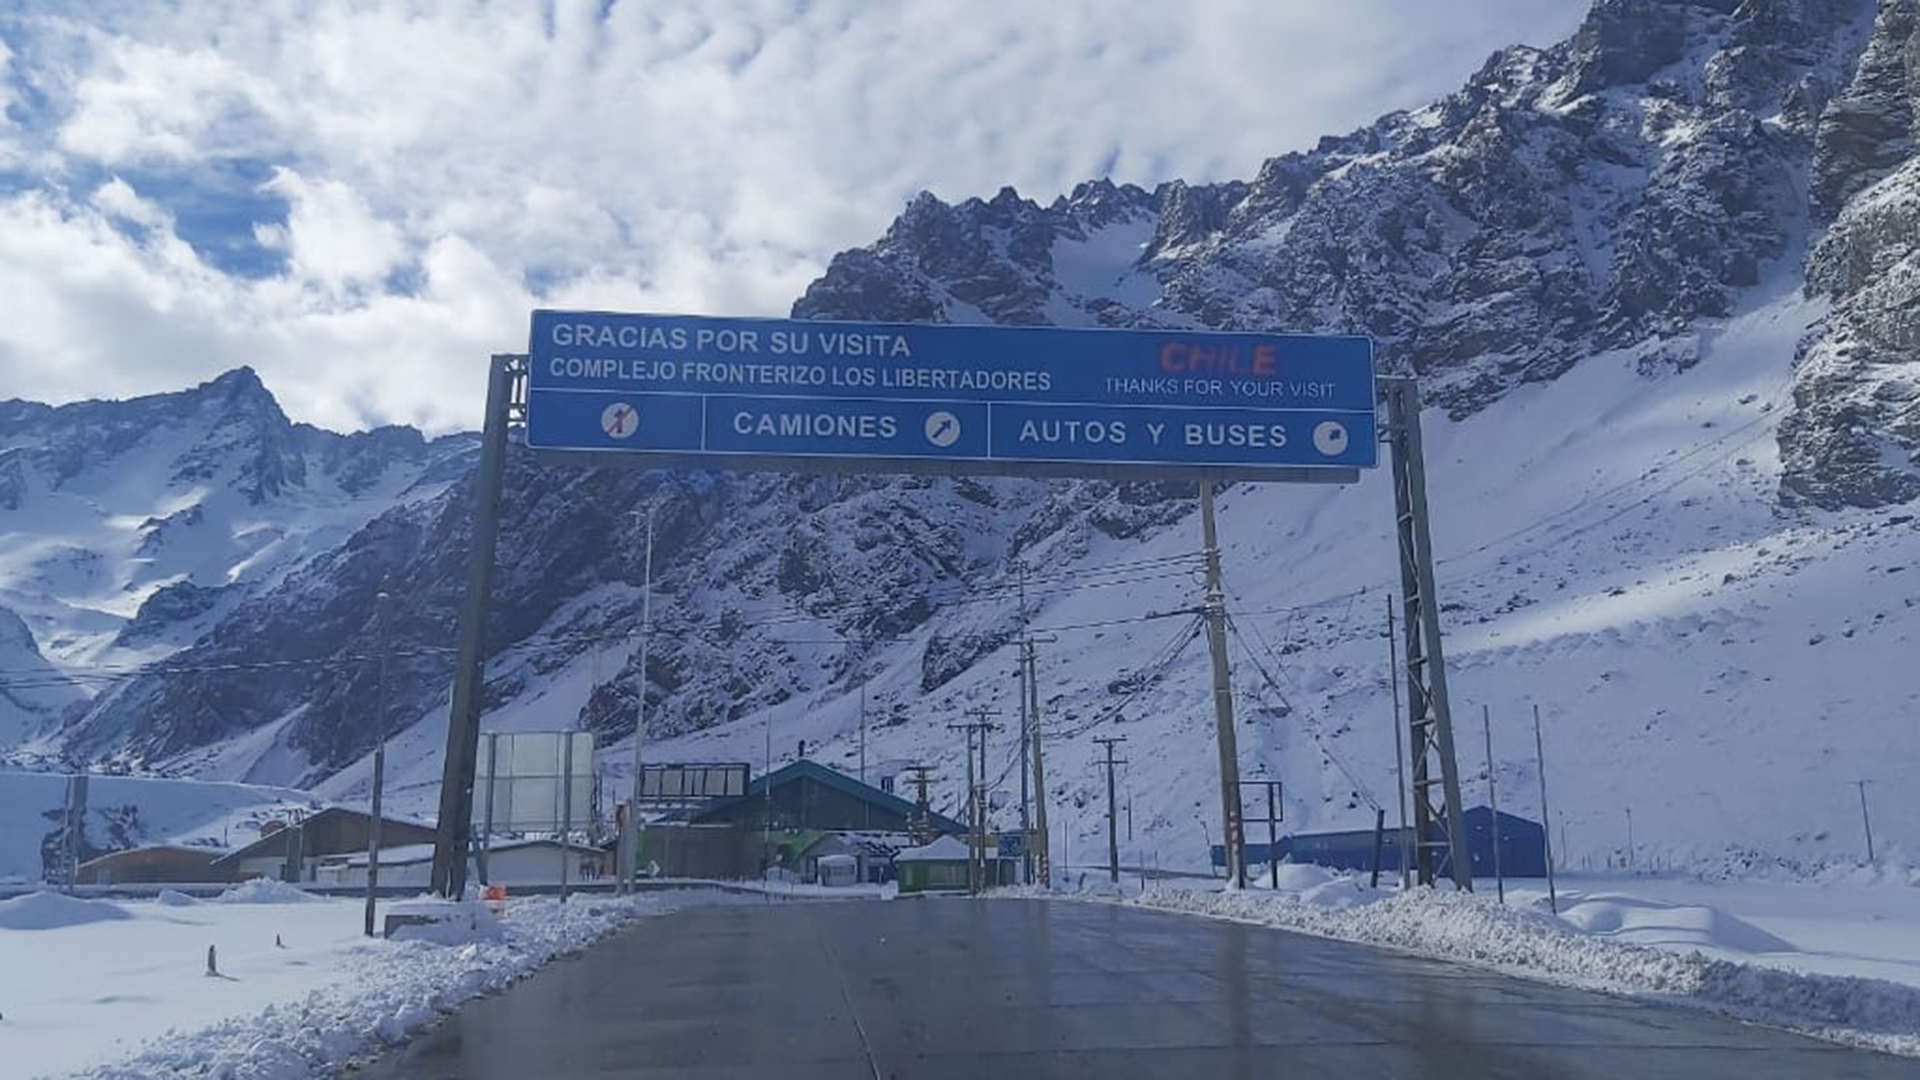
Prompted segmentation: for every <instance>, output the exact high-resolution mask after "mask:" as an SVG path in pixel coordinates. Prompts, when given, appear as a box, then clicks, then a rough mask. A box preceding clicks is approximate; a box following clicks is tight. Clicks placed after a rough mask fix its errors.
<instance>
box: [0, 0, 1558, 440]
mask: <svg viewBox="0 0 1920 1080" xmlns="http://www.w3.org/2000/svg"><path fill="white" fill-rule="evenodd" d="M1584 7H1585V3H1584V0H1449V2H1448V3H1445V4H1429V3H1425V2H1420V0H1346V2H1342V3H1333V2H1308V0H1295V2H1285V3H1283V2H1277V0H1193V2H1190V3H1183V4H1133V3H1122V2H1119V0H1049V2H1048V3H1045V4H1033V3H1022V2H1013V0H895V2H871V3H856V2H852V0H812V2H807V3H795V2H793V0H652V2H647V3H630V2H627V0H612V2H608V0H580V2H566V0H553V2H550V3H545V4H533V3H519V4H507V3H502V4H487V3H477V2H473V0H413V2H408V3H385V4H383V3H337V2H330V0H314V2H304V0H191V2H189V0H181V2H178V3H158V2H154V3H146V2H96V3H89V4H87V5H72V4H67V3H55V2H47V3H40V2H37V0H24V2H23V3H16V4H14V5H11V6H10V7H9V8H8V9H7V10H6V11H4V12H0V305H4V306H6V307H14V308H15V310H10V311H4V312H0V315H4V316H5V317H4V318H0V375H4V376H5V380H6V386H5V388H4V390H0V395H4V396H21V397H32V398H38V399H42V400H53V401H64V400H72V399H74V398H79V397H95V396H127V395H132V394H138V393H146V392H151V391H156V390H167V389H176V388H178V387H181V386H185V385H188V384H190V383H192V382H196V381H200V380H203V379H206V378H210V377H212V376H213V375H215V374H217V373H218V372H220V371H222V370H225V369H226V368H229V367H232V366H235V365H237V364H241V363H249V364H252V365H254V366H255V367H256V368H257V369H259V371H260V372H261V375H262V377H263V378H265V379H266V381H267V383H268V385H269V386H270V387H271V388H272V389H273V390H274V391H275V392H276V393H277V394H278V395H279V396H280V397H281V400H282V403H283V404H284V405H285V407H286V408H287V411H288V412H289V413H290V414H292V415H293V416H295V417H296V418H297V419H303V420H309V421H311V422H314V423H318V424H322V425H325V426H329V427H333V428H336V429H351V428H358V427H365V426H368V425H370V424H374V423H382V422H405V423H414V424H418V425H421V426H424V427H427V428H429V429H431V430H435V431H443V430H448V429H451V428H457V427H471V426H474V425H476V424H477V422H478V419H477V413H478V399H479V396H480V393H481V387H480V382H481V379H480V377H479V375H478V369H479V365H480V364H481V363H482V362H483V360H484V357H485V356H486V355H487V354H488V353H490V352H496V351H503V350H511V349H514V348H517V347H519V346H520V345H521V344H522V343H523V342H524V338H525V335H526V318H527V312H528V310H529V309H530V308H532V307H534V306H539V305H546V306H563V307H564V306H583V307H585V306H592V307H603V308H614V309H633V310H658V311H688V312H698V313H704V314H745V315H758V314H783V313H784V312H785V311H786V308H787V306H788V304H789V303H790V302H791V301H792V299H793V298H794V297H795V296H796V295H798V294H799V292H800V291H801V290H803V289H804V288H805V286H806V284H807V282H809V281H810V280H812V279H813V278H814V277H815V276H817V275H818V274H819V273H820V271H821V270H822V269H823V268H824V267H825V266H826V263H827V261H828V260H829V259H830V258H831V257H832V256H833V254H834V253H835V252H836V251H838V250H841V249H844V248H847V247H852V246H858V245H861V244H865V243H868V242H870V241H872V240H873V239H874V238H876V237H877V236H878V235H879V234H880V233H881V232H882V231H883V230H884V229H885V228H886V226H887V224H888V223H889V222H890V221H891V220H892V218H893V216H894V215H895V214H896V213H897V212H898V211H899V209H900V208H901V206H902V205H903V204H904V203H905V202H906V200H907V199H909V198H911V197H912V196H913V195H914V194H915V193H916V192H918V191H920V190H923V189H926V190H931V191H933V192H934V193H936V194H938V195H940V196H941V197H943V198H946V199H949V200H959V199H963V198H966V197H968V196H971V195H982V196H990V195H991V194H992V193H993V192H995V191H997V190H998V189H999V188H1000V187H1002V186H1004V185H1009V184H1010V185H1013V186H1014V187H1016V188H1018V189H1019V191H1020V192H1021V193H1022V194H1023V195H1026V196H1028V197H1030V198H1035V199H1037V200H1039V201H1041V202H1046V201H1049V200H1051V199H1052V198H1053V197H1054V196H1055V195H1057V194H1059V193H1061V192H1063V191H1066V190H1069V189H1071V188H1072V186H1073V185H1074V184H1075V183H1077V182H1078V181H1081V180H1085V179H1089V178H1093V177H1097V176H1102V175H1105V176H1111V177H1112V178H1113V179H1115V180H1119V181H1130V182H1133V183H1138V184H1141V185H1143V186H1151V185H1153V184H1155V183H1158V182H1160V181H1163V180H1168V179H1174V178H1182V179H1186V180H1189V181H1214V180H1225V179H1232V178H1244V177H1250V176H1252V175H1253V173H1254V172H1255V171H1256V170H1257V168H1258V167H1259V163H1260V162H1261V161H1262V160H1263V159H1264V158H1267V157H1270V156H1272V155H1274V154H1279V153H1284V152H1286V151H1288V150H1294V149H1301V148H1304V147H1308V146H1311V145H1312V143H1313V142H1314V141H1315V140H1316V139H1317V138H1318V137H1319V136H1320V135H1322V134H1328V133H1338V132H1343V131H1346V130H1350V129H1351V128H1354V127H1356V126H1359V125H1361V124H1364V123H1366V122H1367V121H1369V120H1371V119H1372V118H1373V117H1374V116H1376V115H1378V114H1380V113H1383V112H1388V111H1391V110H1394V109H1400V108H1413V107H1417V106H1419V105H1421V104H1424V103H1425V102H1427V101H1429V100H1431V99H1432V98H1434V97H1437V96H1439V95H1441V94H1444V93H1446V92H1448V91H1450V90H1452V89H1454V88H1456V87H1457V86H1458V85H1459V84H1460V82H1461V81H1462V80H1463V79H1464V78H1465V77H1466V76H1467V75H1468V74H1469V73H1471V72H1472V71H1473V70H1474V69H1475V68H1477V67H1478V66H1479V65H1480V63H1481V62H1482V61H1483V60H1484V59H1485V58H1486V56H1487V55H1488V54H1489V53H1490V52H1492V51H1493V50H1494V49H1496V48H1498V47H1501V46H1503V45H1508V44H1515V43H1521V42H1525V43H1530V44H1548V43H1551V42H1553V41H1557V40H1559V39H1561V38H1563V37H1565V36H1566V35H1568V34H1569V33H1571V31H1572V30H1573V28H1574V27H1575V26H1576V25H1577V23H1578V21H1579V19H1580V16H1581V15H1582V13H1583V11H1584ZM76 12H77V13H76ZM16 305H17V307H15V306H16Z"/></svg>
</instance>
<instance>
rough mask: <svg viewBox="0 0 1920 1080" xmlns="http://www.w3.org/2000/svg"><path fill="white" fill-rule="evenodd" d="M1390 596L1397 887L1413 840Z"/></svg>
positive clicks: (1404, 883)
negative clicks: (1397, 794)
mask: <svg viewBox="0 0 1920 1080" xmlns="http://www.w3.org/2000/svg"><path fill="white" fill-rule="evenodd" d="M1393 633H1394V631H1393V594H1392V593H1388V594H1387V689H1389V690H1391V691H1392V692H1393V775H1394V778H1395V784H1394V786H1395V787H1396V788H1397V789H1398V790H1399V792H1400V841H1399V844H1398V851H1399V853H1400V888H1401V890H1402V891H1405V890H1406V889H1407V887H1408V886H1409V885H1411V884H1412V880H1413V879H1412V874H1413V866H1412V863H1413V851H1412V840H1413V837H1412V835H1411V834H1410V833H1408V832H1407V748H1406V746H1405V742H1406V740H1405V738H1404V737H1403V736H1402V734H1401V732H1400V643H1399V642H1397V641H1395V640H1394V637H1393Z"/></svg>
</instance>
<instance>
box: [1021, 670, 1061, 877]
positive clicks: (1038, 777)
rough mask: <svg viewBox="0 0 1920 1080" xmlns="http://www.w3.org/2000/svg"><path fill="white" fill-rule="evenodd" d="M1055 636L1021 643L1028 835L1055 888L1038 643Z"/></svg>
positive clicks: (1039, 865) (1040, 865)
mask: <svg viewBox="0 0 1920 1080" xmlns="http://www.w3.org/2000/svg"><path fill="white" fill-rule="evenodd" d="M1058 640H1059V639H1058V638H1055V637H1035V636H1033V635H1032V634H1028V635H1027V636H1026V638H1025V639H1024V640H1022V641H1021V642H1020V652H1021V660H1022V662H1023V663H1024V664H1025V666H1026V671H1027V685H1026V690H1027V697H1026V700H1027V727H1028V730H1029V732H1030V734H1031V739H1030V742H1031V748H1032V751H1033V832H1032V834H1031V835H1030V836H1029V837H1028V846H1029V847H1031V846H1033V842H1034V841H1036V840H1037V841H1039V847H1040V852H1039V857H1038V858H1037V859H1036V860H1035V867H1036V868H1037V869H1038V870H1039V874H1040V887H1041V888H1043V889H1050V888H1052V887H1053V853H1052V851H1051V850H1050V848H1051V846H1052V841H1053V837H1052V834H1051V833H1049V832H1048V831H1047V768H1046V758H1045V757H1044V756H1043V755H1042V754H1041V752H1040V747H1041V739H1040V730H1041V723H1040V661H1039V650H1038V648H1037V646H1039V645H1041V644H1044V643H1048V642H1053V641H1058Z"/></svg>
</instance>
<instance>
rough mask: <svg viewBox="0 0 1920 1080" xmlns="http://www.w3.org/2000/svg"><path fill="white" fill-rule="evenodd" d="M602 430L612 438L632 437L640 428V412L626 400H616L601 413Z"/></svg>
mask: <svg viewBox="0 0 1920 1080" xmlns="http://www.w3.org/2000/svg"><path fill="white" fill-rule="evenodd" d="M600 430H601V431H604V432H606V433H607V437H608V438H610V439H630V438H632V437H633V433H634V432H636V431H639V430H640V414H639V413H638V412H636V411H635V410H634V407H633V406H631V405H629V404H627V403H626V402H624V401H616V402H614V403H613V404H611V405H609V406H607V407H606V409H605V410H603V411H602V412H601V413H600Z"/></svg>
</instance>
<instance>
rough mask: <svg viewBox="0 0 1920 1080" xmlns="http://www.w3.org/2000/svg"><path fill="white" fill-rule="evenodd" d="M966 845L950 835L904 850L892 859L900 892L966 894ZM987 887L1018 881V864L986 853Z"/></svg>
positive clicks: (967, 847)
mask: <svg viewBox="0 0 1920 1080" xmlns="http://www.w3.org/2000/svg"><path fill="white" fill-rule="evenodd" d="M969 851H970V848H969V846H968V845H967V844H966V843H965V842H964V841H962V840H959V839H957V838H955V837H952V836H942V837H939V838H938V839H936V840H934V841H933V843H931V844H926V845H923V846H921V847H917V848H907V849H906V850H904V851H902V852H900V853H899V854H897V855H895V856H894V857H893V866H894V870H895V872H896V873H897V874H898V875H899V878H900V893H901V895H903V896H904V895H907V894H909V893H939V892H966V891H967V881H968V877H969V876H970V875H969V870H968V865H967V864H968V861H969V859H968V853H969ZM986 864H987V882H986V883H987V887H988V888H995V887H998V886H1001V885H1013V884H1016V883H1017V882H1018V881H1019V875H1020V861H1019V860H1018V859H1003V858H1001V857H1000V856H999V855H997V854H993V853H989V854H988V856H987V859H986Z"/></svg>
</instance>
